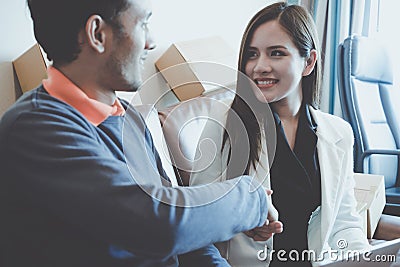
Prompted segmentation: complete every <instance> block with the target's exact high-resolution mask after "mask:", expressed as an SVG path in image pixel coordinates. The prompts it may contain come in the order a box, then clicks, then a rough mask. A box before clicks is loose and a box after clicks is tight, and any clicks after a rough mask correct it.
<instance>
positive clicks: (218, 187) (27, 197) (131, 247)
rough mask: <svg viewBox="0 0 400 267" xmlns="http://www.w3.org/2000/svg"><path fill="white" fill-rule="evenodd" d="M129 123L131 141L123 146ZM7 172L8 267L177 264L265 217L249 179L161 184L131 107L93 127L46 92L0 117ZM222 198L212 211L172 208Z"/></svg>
mask: <svg viewBox="0 0 400 267" xmlns="http://www.w3.org/2000/svg"><path fill="white" fill-rule="evenodd" d="M125 117H129V120H128V122H129V123H128V124H126V125H128V126H129V127H128V130H129V131H128V132H130V133H131V134H129V135H126V136H124V142H122V129H123V128H124V126H123V125H124V119H125ZM126 132H127V131H124V134H125V133H126ZM143 137H145V138H143ZM124 150H125V151H130V153H125V154H124ZM127 163H128V164H127ZM0 171H1V174H2V175H1V179H0V211H1V217H0V218H1V219H0V266H2V267H9V266H13V267H14V266H17V267H19V266H33V267H36V266H38V267H47V266H49V267H50V266H52V267H53V266H57V267H59V266H69V267H72V266H74V267H80V266H87V267H99V266H112V267H118V266H177V265H178V261H177V256H176V255H178V254H183V253H186V252H188V251H192V250H196V249H199V248H202V247H205V246H207V245H209V244H211V243H214V242H217V241H223V240H227V239H230V238H231V237H232V236H233V235H235V234H236V233H238V232H241V231H244V230H248V229H251V228H254V227H256V226H260V225H262V224H263V223H264V221H265V219H266V215H267V209H266V205H267V203H266V197H265V193H264V191H263V189H262V188H259V189H258V190H256V191H254V192H250V190H249V184H250V183H251V180H250V177H247V176H243V177H241V178H239V179H232V180H230V181H227V182H224V183H217V184H212V185H209V186H206V187H194V188H187V187H186V188H185V187H178V188H171V187H166V186H162V185H161V182H160V176H164V175H165V173H164V171H163V170H162V167H161V164H160V161H159V158H158V154H157V152H156V151H155V149H154V146H153V143H152V139H151V136H150V133H149V132H148V130H147V128H146V126H145V124H144V121H143V119H142V117H141V116H140V115H139V114H138V113H137V112H136V111H135V110H134V109H130V112H128V113H127V115H125V116H123V117H113V116H111V117H109V118H107V119H106V120H105V121H104V122H103V123H102V124H100V125H99V126H97V127H95V126H93V125H92V124H91V123H90V122H89V121H87V120H86V119H85V118H84V117H83V116H82V114H80V113H79V112H78V111H77V110H76V109H74V108H73V107H71V106H70V105H68V104H66V103H64V102H62V101H59V100H57V99H56V98H54V97H52V96H50V95H49V94H48V93H47V92H46V91H45V90H44V88H43V87H42V86H40V87H39V88H37V89H35V90H33V91H31V92H29V93H27V94H25V95H23V96H22V97H21V98H20V99H19V100H18V101H17V102H16V103H15V104H14V105H13V106H12V107H11V108H10V109H9V110H8V111H7V112H6V113H5V114H4V116H3V117H2V118H1V121H0ZM139 184H140V185H139ZM221 192H228V193H226V194H225V195H224V196H223V197H221V198H219V199H218V200H216V201H212V202H211V203H209V204H207V205H201V206H198V207H179V206H177V205H174V203H176V202H178V201H179V202H180V203H176V204H182V203H183V206H185V205H186V204H189V205H190V203H192V202H191V201H192V200H193V199H200V198H202V197H204V196H207V195H210V194H221ZM152 196H156V197H152ZM158 199H162V200H163V201H166V202H168V203H172V205H171V204H165V203H164V202H162V201H159V200H158ZM207 251H211V252H212V251H213V249H208V250H207ZM206 253H207V252H206ZM194 254H196V253H194ZM193 266H195V264H194V265H193Z"/></svg>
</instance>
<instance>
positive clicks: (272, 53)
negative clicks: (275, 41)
mask: <svg viewBox="0 0 400 267" xmlns="http://www.w3.org/2000/svg"><path fill="white" fill-rule="evenodd" d="M284 55H285V53H283V52H282V51H280V50H273V51H272V52H271V56H273V57H280V56H284Z"/></svg>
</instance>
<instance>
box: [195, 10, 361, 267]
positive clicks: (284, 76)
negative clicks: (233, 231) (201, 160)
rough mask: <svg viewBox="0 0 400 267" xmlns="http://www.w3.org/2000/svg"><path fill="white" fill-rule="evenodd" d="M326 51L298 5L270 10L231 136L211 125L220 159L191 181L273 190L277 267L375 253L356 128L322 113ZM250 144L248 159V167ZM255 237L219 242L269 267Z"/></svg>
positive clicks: (246, 69)
mask: <svg viewBox="0 0 400 267" xmlns="http://www.w3.org/2000/svg"><path fill="white" fill-rule="evenodd" d="M318 47H319V45H318V40H317V34H316V30H315V25H314V23H313V20H312V17H311V16H310V14H309V13H308V12H307V11H306V10H305V9H303V8H302V7H300V6H297V5H287V4H286V3H276V4H272V5H270V6H268V7H266V8H264V9H263V10H261V11H259V12H258V13H257V14H256V15H255V16H254V17H253V18H252V19H251V21H250V22H249V24H248V26H247V28H246V31H245V33H244V35H243V39H242V45H241V49H240V54H239V71H240V72H243V73H244V74H245V75H246V77H248V79H244V78H243V77H242V76H241V75H239V77H238V85H237V95H236V96H235V98H234V100H233V102H232V104H231V107H230V109H229V111H228V112H227V116H225V118H222V121H224V119H225V120H226V128H225V129H224V130H221V129H217V128H216V127H215V123H212V124H208V126H207V127H206V129H205V131H204V134H203V136H207V137H211V138H213V140H214V141H215V142H216V144H217V145H220V147H221V150H220V151H219V152H221V155H216V157H215V159H214V161H213V162H212V163H211V165H210V166H208V167H207V168H205V169H204V170H202V171H200V172H196V173H194V174H193V176H192V177H191V185H194V184H204V183H208V182H212V181H215V180H223V179H229V178H232V177H236V176H239V175H242V174H248V175H254V176H255V177H256V178H258V180H259V181H260V180H261V181H262V184H263V186H265V187H266V188H272V189H273V191H274V193H273V195H272V203H273V205H274V206H275V208H276V209H277V210H278V211H279V216H280V217H279V220H280V221H281V222H282V223H283V225H284V229H285V230H284V231H283V233H281V234H276V235H274V240H273V243H274V251H275V253H274V254H273V257H272V262H271V264H270V266H280V265H285V264H286V266H310V265H311V263H310V262H312V261H317V260H321V257H322V258H325V259H327V258H328V259H329V255H328V254H327V253H326V252H325V253H324V251H329V249H331V250H337V251H338V252H337V253H338V256H340V255H341V254H340V253H343V251H344V250H364V249H368V248H369V245H368V241H367V239H366V236H365V234H364V233H363V231H362V228H361V227H362V222H361V218H360V216H359V215H358V214H357V212H356V211H355V207H356V201H355V198H354V192H353V185H354V181H353V171H352V166H353V161H352V160H353V154H352V149H353V135H352V130H351V128H350V126H349V125H348V124H347V123H346V122H344V121H343V120H342V119H340V118H338V117H335V116H332V115H329V114H326V113H323V112H321V111H319V110H318V109H317V108H318V103H319V90H320V84H321V64H320V62H319V60H320V54H319V52H318ZM268 105H269V107H270V108H271V110H272V115H271V114H270V113H269V112H268V109H266V108H265V106H268ZM238 118H239V121H238ZM271 121H272V122H271ZM241 123H242V125H243V127H241ZM274 124H275V128H276V132H275V128H274V127H271V125H274ZM243 129H244V130H245V131H246V134H247V140H246V138H245V135H243ZM271 129H273V134H271ZM275 136H276V138H275ZM244 141H246V142H244ZM274 141H276V151H275V158H274V159H273V160H272V156H271V153H270V152H271V151H274V149H273V148H274V147H273V145H271V144H273V143H274ZM246 144H248V148H247V149H248V155H249V157H246V159H245V163H244V164H241V159H243V153H241V151H243V149H245V148H246V146H247V145H246ZM267 148H268V149H267ZM266 151H268V154H267V153H266ZM226 166H228V167H226ZM268 166H270V172H268ZM268 173H269V175H268ZM258 230H260V229H258ZM261 230H262V229H261ZM257 233H260V232H257V229H255V230H254V231H251V232H248V233H245V234H239V235H237V236H236V237H234V238H233V239H231V240H230V241H228V242H226V243H224V244H219V245H218V247H219V249H220V251H221V254H222V255H223V256H225V257H226V258H227V259H228V261H229V262H230V264H232V266H268V264H269V263H268V257H260V255H262V253H261V252H260V251H261V250H262V249H263V247H264V245H265V244H266V245H267V246H268V247H270V245H271V244H270V243H272V241H271V239H270V240H268V241H267V242H260V241H255V240H260V238H259V235H257ZM269 234H270V232H269ZM350 237H351V238H350ZM270 249H271V248H269V250H268V251H270ZM280 250H282V251H283V252H282V253H281V254H279V255H277V254H278V253H277V252H278V251H280ZM293 251H295V252H297V253H295V252H293ZM307 251H308V252H310V253H309V254H310V255H311V258H310V259H311V260H308V256H307V255H309V254H307V253H306V254H304V252H307ZM260 253H261V254H260ZM302 253H303V255H306V256H303V258H304V259H303V258H302ZM313 253H315V258H314V259H313ZM290 255H291V257H289V256H290ZM257 256H258V257H257ZM277 256H278V257H277ZM259 258H261V259H262V258H267V259H266V261H261V260H260V259H259ZM317 258H319V259H317ZM285 259H286V260H287V261H289V262H290V263H288V262H286V261H284V260H285Z"/></svg>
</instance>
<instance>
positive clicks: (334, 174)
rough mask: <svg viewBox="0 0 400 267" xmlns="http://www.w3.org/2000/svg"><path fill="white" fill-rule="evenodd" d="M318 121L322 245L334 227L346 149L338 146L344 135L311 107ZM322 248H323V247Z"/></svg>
mask: <svg viewBox="0 0 400 267" xmlns="http://www.w3.org/2000/svg"><path fill="white" fill-rule="evenodd" d="M310 111H311V114H312V116H313V118H314V120H315V122H316V123H317V125H318V126H317V132H316V134H317V137H318V142H317V150H318V158H319V165H320V171H321V196H322V199H321V242H322V243H321V246H322V245H323V244H325V243H326V242H327V238H328V236H329V235H328V233H329V232H330V231H331V229H332V227H333V222H334V220H333V215H334V214H335V213H336V212H337V208H338V207H337V202H336V200H337V194H338V191H339V188H340V181H341V180H340V176H341V167H340V166H342V161H343V157H344V151H343V149H341V148H340V147H339V146H338V143H339V142H340V140H342V138H343V137H342V136H341V134H340V133H338V132H337V131H335V130H333V129H334V127H332V126H331V125H329V122H328V121H327V120H324V119H319V118H321V117H320V116H321V115H320V114H319V111H315V110H313V109H312V108H311V109H310ZM321 249H323V248H322V247H321Z"/></svg>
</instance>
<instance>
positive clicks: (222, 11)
mask: <svg viewBox="0 0 400 267" xmlns="http://www.w3.org/2000/svg"><path fill="white" fill-rule="evenodd" d="M25 1H26V0H12V1H10V0H0V6H1V7H2V8H1V9H0V36H1V44H0V115H1V114H3V112H4V111H5V109H7V108H8V107H9V106H10V105H11V104H12V103H13V102H14V101H15V97H16V94H15V91H16V89H15V87H16V86H15V84H14V74H13V69H12V64H11V62H12V61H13V60H14V59H15V58H17V57H18V56H19V55H20V54H22V53H23V52H24V51H25V50H27V49H28V48H29V47H30V46H31V45H33V44H34V42H35V41H34V36H33V30H32V22H31V20H30V17H29V12H28V11H27V7H26V3H25ZM152 2H153V17H152V19H151V23H150V29H151V31H152V33H153V36H154V38H155V41H156V42H157V49H156V50H154V51H153V52H152V53H150V55H149V57H148V60H147V62H146V65H145V70H144V73H143V76H144V78H145V79H146V78H148V77H150V76H151V75H152V74H154V73H155V72H156V70H155V67H154V62H155V60H156V59H157V58H158V57H159V56H160V55H161V54H162V53H163V52H164V51H165V49H166V48H167V47H169V45H171V43H173V42H177V41H185V40H192V39H196V38H201V37H207V36H213V35H219V36H221V37H222V38H223V39H225V40H226V41H227V42H228V43H229V44H230V45H231V46H232V48H233V49H235V51H237V50H238V48H239V45H240V40H241V35H242V33H243V31H244V28H245V26H246V24H247V22H248V20H249V19H250V18H251V17H252V16H253V15H254V14H255V13H256V12H257V11H258V10H259V9H260V8H261V7H263V6H265V5H267V4H269V3H271V2H274V1H273V0H246V1H244V0H218V1H216V0H202V1H195V0H152ZM163 90H165V89H163V88H154V90H146V91H145V92H141V98H142V100H143V102H147V103H149V102H152V101H153V99H154V98H155V97H156V96H157V95H159V94H160V93H162V91H163Z"/></svg>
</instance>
